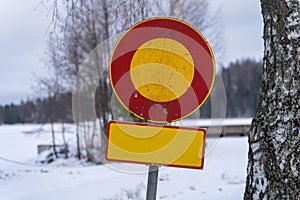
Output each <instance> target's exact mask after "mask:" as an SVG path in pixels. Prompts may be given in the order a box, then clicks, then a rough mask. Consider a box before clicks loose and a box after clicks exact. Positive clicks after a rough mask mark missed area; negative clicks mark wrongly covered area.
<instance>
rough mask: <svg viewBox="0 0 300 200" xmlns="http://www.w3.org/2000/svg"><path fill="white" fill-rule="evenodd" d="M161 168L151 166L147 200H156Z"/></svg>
mask: <svg viewBox="0 0 300 200" xmlns="http://www.w3.org/2000/svg"><path fill="white" fill-rule="evenodd" d="M158 171H159V166H157V165H152V164H151V165H149V172H148V184H147V194H146V200H156V192H157V180H158Z"/></svg>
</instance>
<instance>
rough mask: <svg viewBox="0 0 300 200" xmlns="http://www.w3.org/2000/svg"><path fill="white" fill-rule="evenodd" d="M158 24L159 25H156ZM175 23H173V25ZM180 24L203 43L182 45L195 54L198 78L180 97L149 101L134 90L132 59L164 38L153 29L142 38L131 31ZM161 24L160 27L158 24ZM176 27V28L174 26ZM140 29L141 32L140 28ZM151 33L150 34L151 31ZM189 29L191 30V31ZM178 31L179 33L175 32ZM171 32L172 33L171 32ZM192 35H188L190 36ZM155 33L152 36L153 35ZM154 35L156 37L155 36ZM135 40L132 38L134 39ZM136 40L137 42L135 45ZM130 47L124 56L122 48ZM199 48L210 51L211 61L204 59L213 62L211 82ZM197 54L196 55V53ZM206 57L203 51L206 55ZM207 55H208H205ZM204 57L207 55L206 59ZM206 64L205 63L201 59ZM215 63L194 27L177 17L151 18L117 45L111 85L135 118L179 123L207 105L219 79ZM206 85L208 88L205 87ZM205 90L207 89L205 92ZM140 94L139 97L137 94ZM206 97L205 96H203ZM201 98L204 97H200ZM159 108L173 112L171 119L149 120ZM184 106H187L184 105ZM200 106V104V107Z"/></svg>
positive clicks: (133, 27)
mask: <svg viewBox="0 0 300 200" xmlns="http://www.w3.org/2000/svg"><path fill="white" fill-rule="evenodd" d="M153 22H154V23H156V25H154V24H153ZM172 23H173V24H172ZM178 23H179V24H180V25H184V26H182V27H180V28H181V29H182V30H180V31H182V34H184V35H188V34H189V35H188V37H191V38H193V39H194V41H198V40H199V42H198V43H197V44H196V45H191V44H189V45H190V46H189V45H187V44H185V43H186V40H182V39H181V41H179V42H180V43H181V44H183V45H184V46H185V47H186V48H187V49H188V50H189V51H190V52H194V53H191V55H192V57H193V60H194V67H195V69H196V70H195V73H194V74H195V75H194V79H193V81H192V83H191V86H190V87H189V89H188V90H187V91H186V92H185V93H184V94H183V95H182V96H180V97H179V98H177V99H175V100H172V101H169V102H155V101H152V100H149V99H147V98H145V97H143V95H141V94H139V93H138V91H136V89H135V88H134V85H133V83H132V80H131V78H130V75H129V74H130V72H129V71H130V62H131V58H132V56H133V55H134V53H135V51H136V50H137V49H138V47H139V46H140V45H141V44H143V43H145V42H147V41H149V40H150V39H155V38H159V37H160V38H161V37H162V36H159V35H157V34H158V33H157V32H155V31H154V33H152V32H151V29H147V34H144V35H142V36H140V37H137V36H138V35H137V34H135V35H130V34H131V32H133V31H132V30H133V29H137V28H143V27H147V28H149V27H158V28H166V30H172V28H174V26H176V25H177V26H178ZM157 24H158V25H157ZM174 24H175V25H174ZM159 25H163V26H164V27H160V26H159ZM137 30H138V29H137ZM149 30H150V31H149ZM187 30H188V31H187ZM175 31H178V30H175ZM169 33H171V32H169ZM187 33H188V34H187ZM151 34H152V35H151ZM153 34H154V35H155V34H156V35H155V36H153ZM130 37H131V38H130ZM164 37H166V38H171V39H176V40H177V41H178V39H180V38H174V36H173V35H171V34H168V35H164ZM134 41H135V42H134ZM198 45H201V48H199V46H198ZM128 46H129V47H131V48H129V49H131V51H129V52H126V51H125V55H124V53H123V49H122V48H128ZM132 47H133V48H132ZM199 49H200V52H201V50H202V49H204V50H205V51H206V53H207V54H208V55H209V56H210V59H208V58H207V57H205V56H204V59H207V60H206V61H205V62H209V64H210V65H211V66H210V67H212V71H211V73H210V77H208V79H209V80H208V81H207V80H204V79H207V77H203V76H202V74H203V72H204V73H209V70H211V69H208V70H207V69H204V68H203V67H202V68H201V66H202V63H200V61H199V59H197V58H196V57H199ZM195 52H196V53H195ZM202 54H203V52H202ZM204 54H205V52H204ZM202 57H203V56H202ZM201 61H203V60H201ZM119 65H122V66H125V67H123V68H120V67H118V66H119ZM215 71H216V69H215V62H214V55H213V52H212V50H211V48H210V46H209V44H208V42H207V41H206V39H205V38H204V36H203V35H202V34H201V33H200V32H199V31H198V30H196V29H195V28H194V27H192V26H191V25H189V24H187V23H185V22H183V21H181V20H178V19H174V18H161V17H160V18H151V19H147V20H144V21H142V22H139V23H137V24H135V25H134V26H132V27H131V28H130V29H128V30H127V31H126V32H125V33H124V34H123V35H122V37H121V38H120V39H119V41H118V42H117V44H116V45H115V47H114V50H113V53H112V56H111V60H110V69H109V72H110V82H111V86H112V89H113V91H114V93H115V94H116V97H117V99H118V100H119V101H120V103H121V104H122V105H123V106H124V107H125V108H126V109H127V110H128V111H130V112H131V113H133V114H134V115H135V116H137V117H139V118H141V119H146V120H148V121H152V122H158V123H166V122H171V121H177V120H180V119H182V118H185V117H187V116H189V115H191V114H192V113H194V112H195V111H196V110H198V109H199V108H200V107H201V106H202V105H203V103H204V102H205V101H206V100H207V98H208V96H209V94H210V92H211V90H212V86H213V83H214V76H215ZM121 79H122V82H121V83H119V86H122V87H124V88H116V85H117V83H118V82H119V81H120V80H121ZM199 82H200V84H199ZM207 82H208V84H210V85H209V88H208V87H205V86H207V85H206V83H207ZM203 86H204V87H203ZM203 88H204V89H205V90H203ZM134 93H136V94H134ZM135 95H136V96H138V97H139V98H134V96H135ZM191 95H194V96H195V95H196V102H195V101H194V100H195V99H193V100H192V101H191V100H190V99H191ZM201 95H202V96H201ZM199 96H200V97H199ZM154 104H155V105H156V104H159V105H161V107H162V108H167V109H168V111H170V112H171V113H168V115H167V117H166V118H165V119H164V120H152V119H149V118H150V117H149V109H150V107H151V105H154ZM182 104H184V105H182ZM196 104H197V105H196ZM176 115H177V116H176Z"/></svg>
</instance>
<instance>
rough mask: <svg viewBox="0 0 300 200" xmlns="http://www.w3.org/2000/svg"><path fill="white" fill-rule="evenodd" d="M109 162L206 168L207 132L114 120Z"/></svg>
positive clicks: (108, 144) (111, 127)
mask: <svg viewBox="0 0 300 200" xmlns="http://www.w3.org/2000/svg"><path fill="white" fill-rule="evenodd" d="M107 135H108V140H107V141H108V142H107V151H106V159H107V160H110V161H118V162H130V163H144V164H158V165H168V166H173V167H186V168H195V169H203V165H204V148H205V136H206V132H205V130H204V129H194V128H184V127H178V126H165V125H154V124H146V123H145V124H144V123H133V122H117V121H110V122H109V124H108V134H107Z"/></svg>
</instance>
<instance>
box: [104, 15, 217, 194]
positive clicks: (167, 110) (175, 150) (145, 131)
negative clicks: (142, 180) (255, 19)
mask: <svg viewBox="0 0 300 200" xmlns="http://www.w3.org/2000/svg"><path fill="white" fill-rule="evenodd" d="M215 71H216V70H215V62H214V56H213V53H212V50H211V48H210V46H209V44H208V42H207V41H206V39H205V38H204V37H203V35H202V34H201V33H200V32H199V31H198V30H196V29H195V28H194V27H192V26H191V25H189V24H187V23H185V22H183V21H180V20H177V19H174V18H161V17H160V18H152V19H147V20H145V21H142V22H140V23H137V24H135V25H134V26H132V27H131V28H130V29H129V30H128V31H126V32H125V33H124V34H123V35H122V37H121V39H120V40H119V41H118V43H117V44H116V46H115V48H114V50H113V53H112V56H111V61H110V68H109V74H110V83H111V86H112V89H113V91H114V93H115V94H116V97H117V99H118V100H119V102H120V103H121V104H122V105H123V106H124V107H125V108H126V109H127V110H128V111H129V112H131V113H132V114H134V115H135V116H136V117H139V118H141V119H142V120H145V121H147V122H148V123H130V122H118V121H110V122H109V124H108V133H107V137H108V139H107V141H108V143H107V151H106V159H107V160H110V161H117V162H130V163H140V164H142V163H143V164H149V171H148V184H147V194H146V200H156V192H157V183H158V173H159V165H165V166H173V167H185V168H194V169H203V163H204V146H205V145H204V144H205V135H206V131H205V130H203V129H199V128H184V127H178V126H167V125H166V123H170V122H174V121H178V120H180V119H183V118H185V117H187V116H188V115H191V114H192V113H193V112H195V111H196V110H198V109H199V108H200V107H201V105H202V104H203V103H204V102H205V101H206V99H207V98H208V96H209V93H210V92H211V90H212V86H213V83H214V76H215ZM150 122H154V123H159V124H150Z"/></svg>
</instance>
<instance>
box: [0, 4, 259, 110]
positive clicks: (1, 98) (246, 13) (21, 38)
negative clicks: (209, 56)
mask: <svg viewBox="0 0 300 200" xmlns="http://www.w3.org/2000/svg"><path fill="white" fill-rule="evenodd" d="M39 2H40V0H26V1H20V0H0V24H1V28H0V80H1V84H0V104H1V105H3V104H8V103H11V102H13V103H16V104H18V103H20V101H21V100H22V99H23V100H26V99H27V98H32V97H34V96H35V94H34V92H33V91H32V89H31V87H32V86H33V85H34V80H35V78H34V75H33V74H43V73H45V70H44V61H43V60H45V58H46V56H45V50H46V31H47V28H48V26H49V21H50V19H49V18H50V17H47V9H46V8H44V7H39V8H38V9H37V10H35V7H36V6H37V5H38V3H39ZM209 3H210V4H211V6H212V7H213V9H215V8H217V7H219V6H221V8H222V10H221V13H220V18H221V23H222V26H223V27H224V41H223V44H224V45H225V50H226V52H225V57H224V59H223V63H224V64H225V65H227V64H228V63H229V62H230V61H235V60H236V59H242V58H248V57H250V58H255V59H260V58H262V53H263V40H262V17H261V13H260V12H261V9H260V3H259V0H210V1H209Z"/></svg>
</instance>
